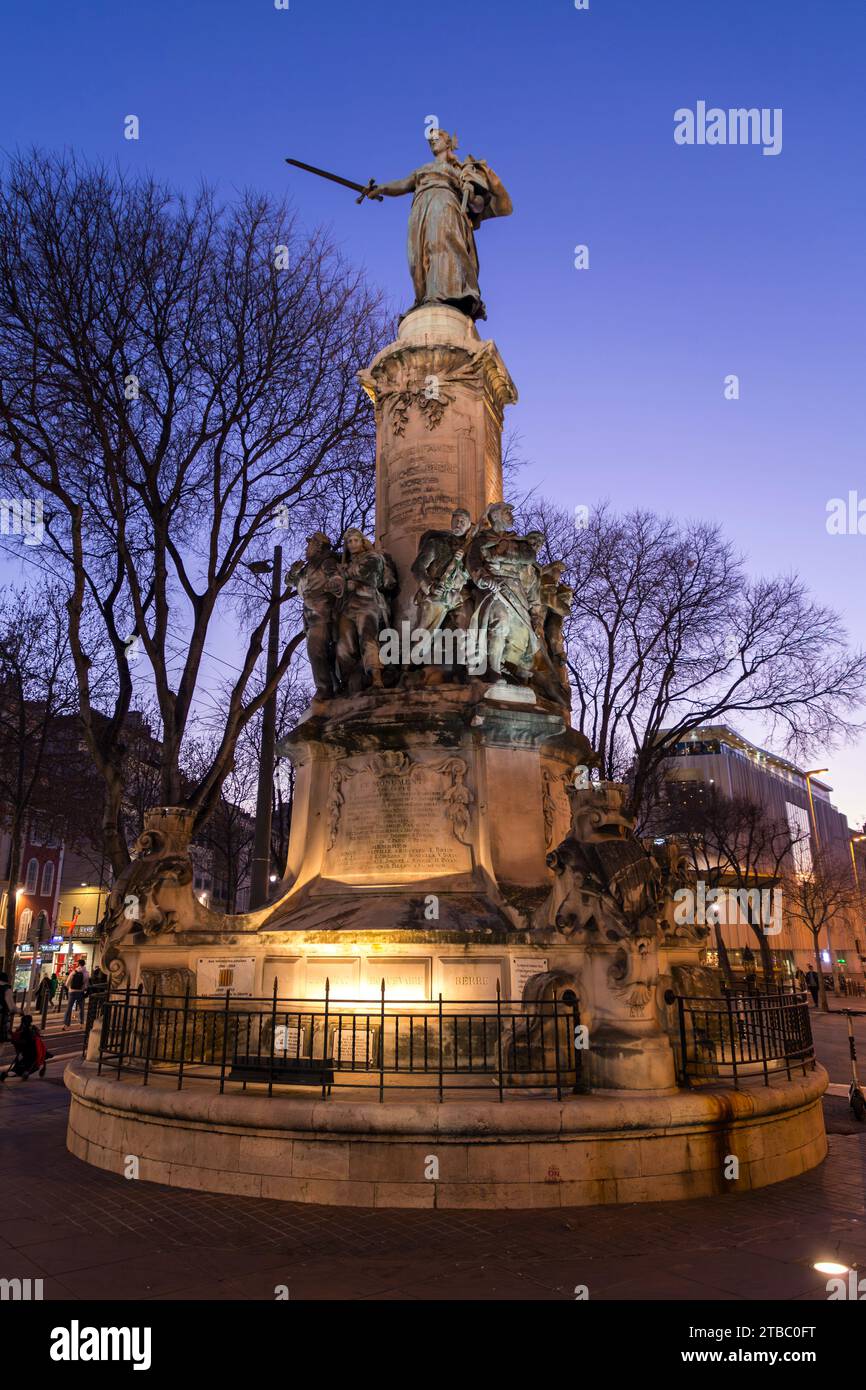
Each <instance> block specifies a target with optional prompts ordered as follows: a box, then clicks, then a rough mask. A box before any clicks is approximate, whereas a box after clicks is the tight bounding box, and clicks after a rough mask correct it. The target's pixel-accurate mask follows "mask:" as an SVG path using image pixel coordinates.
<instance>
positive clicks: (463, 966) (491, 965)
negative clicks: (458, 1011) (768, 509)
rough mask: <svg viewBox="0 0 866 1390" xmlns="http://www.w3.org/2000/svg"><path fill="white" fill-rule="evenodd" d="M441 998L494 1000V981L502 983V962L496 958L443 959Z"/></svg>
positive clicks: (487, 1001)
mask: <svg viewBox="0 0 866 1390" xmlns="http://www.w3.org/2000/svg"><path fill="white" fill-rule="evenodd" d="M441 969H442V998H443V1000H448V999H457V1000H463V999H478V1000H484V1001H485V1002H486V1003H491V1002H495V1000H496V982H497V980H498V981H499V983H500V986H501V984H502V962H501V961H498V960H484V959H482V960H443V961H442V962H441ZM504 997H505V996H504V991H503V998H504Z"/></svg>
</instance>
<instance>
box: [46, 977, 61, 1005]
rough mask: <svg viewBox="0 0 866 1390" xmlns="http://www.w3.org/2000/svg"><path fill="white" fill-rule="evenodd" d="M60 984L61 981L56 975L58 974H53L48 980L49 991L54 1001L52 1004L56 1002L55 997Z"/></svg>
mask: <svg viewBox="0 0 866 1390" xmlns="http://www.w3.org/2000/svg"><path fill="white" fill-rule="evenodd" d="M59 985H60V981H59V980H58V978H57V976H56V975H51V976H50V977H49V980H48V993H49V994H50V996H51V1003H52V1004H53V1003H54V1000H55V998H56V997H57V990H58V987H59Z"/></svg>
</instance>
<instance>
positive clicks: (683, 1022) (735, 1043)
mask: <svg viewBox="0 0 866 1390" xmlns="http://www.w3.org/2000/svg"><path fill="white" fill-rule="evenodd" d="M676 1004H677V1010H678V1024H679V1027H678V1045H677V1054H678V1055H677V1062H678V1066H679V1073H680V1079H681V1081H682V1083H683V1084H684V1085H690V1084H693V1083H695V1082H700V1081H733V1083H734V1085H735V1086H739V1085H740V1082H741V1081H746V1080H754V1079H755V1078H756V1077H762V1078H763V1081H764V1084H765V1085H766V1086H769V1084H770V1077H771V1076H773V1075H776V1074H778V1073H780V1072H783V1071H784V1072H785V1074H786V1075H787V1077H788V1079H789V1080H790V1078H791V1076H792V1069H793V1068H799V1069H800V1070H802V1071H804V1072H805V1071H806V1070H807V1069H810V1068H813V1067H814V1066H815V1049H814V1045H813V1043H812V1027H811V1024H810V1021H809V1008H808V1005H807V1003H806V996H805V994H803V993H801V992H800V991H799V990H796V989H792V988H790V987H780V988H777V989H775V990H768V991H765V992H764V993H761V994H746V993H736V992H734V991H733V990H729V991H728V992H727V993H726V994H725V995H724V996H723V997H722V998H719V999H715V998H700V997H697V996H696V997H687V996H683V995H678V996H676Z"/></svg>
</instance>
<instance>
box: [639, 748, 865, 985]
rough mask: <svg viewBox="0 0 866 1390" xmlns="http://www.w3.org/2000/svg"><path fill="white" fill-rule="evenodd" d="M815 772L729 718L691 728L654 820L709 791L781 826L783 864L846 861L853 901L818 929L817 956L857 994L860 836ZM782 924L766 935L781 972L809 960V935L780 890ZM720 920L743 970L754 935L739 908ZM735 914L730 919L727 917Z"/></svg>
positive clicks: (710, 950)
mask: <svg viewBox="0 0 866 1390" xmlns="http://www.w3.org/2000/svg"><path fill="white" fill-rule="evenodd" d="M824 771H825V769H821V770H820V771H818V772H812V771H806V770H804V769H802V768H800V767H799V766H797V764H796V763H794V762H791V761H790V760H788V759H786V758H783V757H781V756H779V755H778V754H775V753H770V752H768V751H767V750H766V749H763V748H759V747H758V746H757V745H755V744H753V743H750V742H749V741H748V739H745V738H743V737H742V736H741V735H740V734H738V733H736V732H735V730H733V729H731V728H729V727H728V726H727V725H721V724H720V725H708V726H706V727H704V728H701V729H697V730H695V732H694V733H693V734H692V735H690V736H689V737H688V739H685V740H684V741H683V742H681V743H679V744H677V745H676V746H675V749H674V752H673V754H672V756H671V757H670V758H669V759H668V760H667V762H666V764H665V767H664V773H663V791H662V794H661V804H660V806H659V818H658V821H657V825H658V828H659V830H661V831H665V830H667V829H669V828H670V826H671V824H672V823H673V822H674V821H675V820H676V819H677V817H678V816H679V817H682V816H683V815H684V814H686V815H687V814H688V808H689V807H693V808H694V809H695V810H696V811H699V809H700V807H701V805H702V803H703V802H706V801H707V799H708V798H709V796H710V795H711V794H712V791H715V792H716V793H717V794H718V795H720V796H722V797H724V798H726V799H732V800H733V799H739V800H745V801H749V802H751V803H753V804H755V805H758V806H760V807H761V808H762V809H763V810H764V811H765V812H766V815H767V819H768V820H769V821H771V822H773V823H775V824H777V825H780V826H787V827H788V829H789V830H790V834H791V839H792V841H793V842H794V843H793V845H792V849H791V858H792V860H793V862H792V863H789V864H788V866H787V867H788V869H789V870H792V871H793V872H794V873H796V874H800V875H805V874H808V873H809V872H810V870H811V868H812V864H813V860H814V858H815V856H816V855H817V853H818V852H820V853H821V854H823V855H827V854H830V855H832V856H833V857H834V859H836V860H837V861H841V862H846V863H847V864H850V871H851V884H852V896H853V898H854V901H853V902H852V904H851V905H849V906H847V907H846V909H845V911H844V912H842V913H840V914H838V915H837V916H835V917H834V919H833V921H832V922H831V923H830V924H829V939H828V931H827V929H826V928H825V930H824V931H823V932H822V933H821V934H820V937H819V944H820V958H821V964H822V968H823V972H824V975H825V980H826V982H827V983H828V984H829V985H831V986H832V987H833V988H835V989H836V990H837V991H841V992H846V991H847V992H852V993H858V994H859V993H861V992H862V991H863V989H864V967H866V923H864V911H863V906H864V904H863V891H864V890H866V836H863V837H862V838H858V837H859V836H860V835H861V832H860V831H858V830H852V829H851V827H850V826H849V824H848V820H847V817H846V816H845V815H844V814H843V813H842V812H841V811H839V810H838V809H837V808H836V807H835V806H834V805H833V803H832V801H831V792H832V787H831V786H830V785H829V783H827V782H826V781H823V780H822V778H821V774H822V773H823V772H824ZM779 907H780V922H781V931H779V932H778V933H777V934H774V935H773V936H772V937H771V938H770V939H769V945H770V950H771V954H772V958H773V964H774V966H775V968H776V970H777V971H778V973H779V975H780V976H781V977H782V978H784V977H790V976H791V975H793V973H794V971H796V970H803V971H806V970H808V969H809V968H810V967H813V966H815V964H816V960H815V949H814V940H813V937H812V935H811V933H810V931H809V930H808V928H807V927H806V926H805V925H804V924H803V923H802V922H800V921H797V920H795V919H794V917H793V916H792V914H791V912H790V911H788V910H787V909H786V906H785V895H784V892H782V893H781V894H780V899H779ZM724 915H725V916H726V918H727V920H725V921H724V922H723V923H721V924H720V925H721V932H722V939H723V942H724V944H725V946H726V948H727V951H728V956H729V959H730V961H731V964H732V966H733V967H734V968H735V969H737V970H742V969H743V968H744V967H745V966H746V964H747V962H748V961H749V955H750V953H752V954H755V953H756V938H755V933H754V930H753V928H752V927H750V925H749V923H748V921H747V919H746V917H745V915H744V914H743V913H742V912H731V911H728V912H727V913H726V914H724ZM732 918H734V919H735V920H731V919H732ZM706 960H707V964H710V965H717V964H718V963H719V962H718V953H717V950H716V948H715V946H713V945H709V946H708V947H707V950H706Z"/></svg>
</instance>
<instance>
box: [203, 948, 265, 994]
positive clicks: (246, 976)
mask: <svg viewBox="0 0 866 1390" xmlns="http://www.w3.org/2000/svg"><path fill="white" fill-rule="evenodd" d="M255 974H256V961H255V956H199V958H198V960H197V961H196V963H195V987H196V993H197V994H199V995H203V994H231V995H232V996H234V997H236V998H238V999H250V998H252V995H253V985H254V982H255Z"/></svg>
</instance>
